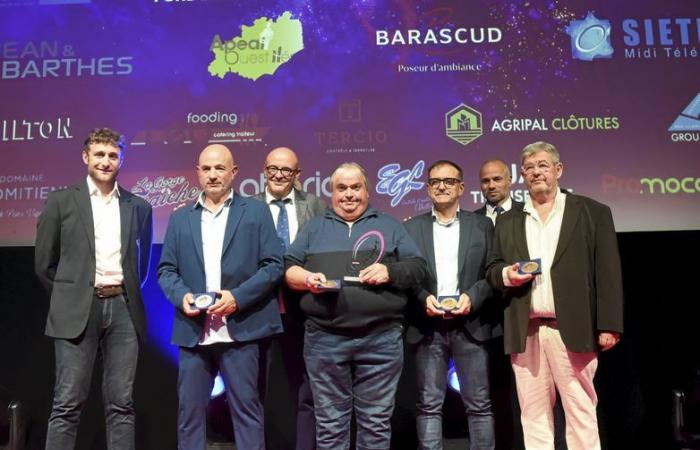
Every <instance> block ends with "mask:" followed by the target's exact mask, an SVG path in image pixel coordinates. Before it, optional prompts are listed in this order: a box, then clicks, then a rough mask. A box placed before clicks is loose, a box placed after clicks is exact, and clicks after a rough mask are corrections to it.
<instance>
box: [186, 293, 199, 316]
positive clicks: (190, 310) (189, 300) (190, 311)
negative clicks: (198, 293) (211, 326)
mask: <svg viewBox="0 0 700 450" xmlns="http://www.w3.org/2000/svg"><path fill="white" fill-rule="evenodd" d="M191 305H194V295H192V293H191V292H188V293H187V294H185V296H184V297H182V311H183V312H184V313H185V315H186V316H188V317H194V316H198V315H199V310H198V309H197V308H195V307H194V306H191Z"/></svg>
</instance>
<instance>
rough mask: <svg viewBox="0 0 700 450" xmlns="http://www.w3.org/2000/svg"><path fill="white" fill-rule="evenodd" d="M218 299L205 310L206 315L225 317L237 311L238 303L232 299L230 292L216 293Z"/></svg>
mask: <svg viewBox="0 0 700 450" xmlns="http://www.w3.org/2000/svg"><path fill="white" fill-rule="evenodd" d="M216 293H217V294H219V295H218V298H217V299H216V303H214V304H213V305H211V306H210V307H209V309H207V314H216V315H217V316H221V317H225V316H228V315H229V314H233V313H235V312H236V311H237V310H238V303H236V299H235V298H233V294H231V291H216Z"/></svg>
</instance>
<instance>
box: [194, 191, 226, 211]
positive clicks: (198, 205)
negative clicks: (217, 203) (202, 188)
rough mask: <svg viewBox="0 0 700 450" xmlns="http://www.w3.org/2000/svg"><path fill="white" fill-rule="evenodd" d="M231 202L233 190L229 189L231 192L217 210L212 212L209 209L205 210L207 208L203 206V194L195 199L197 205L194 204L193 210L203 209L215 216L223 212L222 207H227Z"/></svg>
mask: <svg viewBox="0 0 700 450" xmlns="http://www.w3.org/2000/svg"><path fill="white" fill-rule="evenodd" d="M232 201H233V189H231V192H229V193H228V196H227V197H226V200H224V203H223V204H222V205H221V207H219V209H217V210H216V211H212V210H211V209H209V208H207V206H206V205H205V204H204V192H202V193H200V194H199V197H198V198H197V203H195V204H194V206H193V209H194V208H198V207H199V208H203V209H206V210H207V211H209V212H210V213H212V214H214V215H217V214H219V213H220V212H221V211H223V209H224V207H226V206H229V205H230V204H231V202H232Z"/></svg>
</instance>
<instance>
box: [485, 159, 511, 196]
mask: <svg viewBox="0 0 700 450" xmlns="http://www.w3.org/2000/svg"><path fill="white" fill-rule="evenodd" d="M510 184H511V176H510V170H508V165H507V164H506V163H505V162H503V161H502V160H500V159H490V160H488V161H486V162H484V163H483V164H482V165H481V169H480V170H479V185H480V186H481V193H482V194H484V197H486V201H487V202H488V203H489V204H491V205H492V206H499V205H502V204H503V203H504V202H505V201H506V200H507V199H508V197H510Z"/></svg>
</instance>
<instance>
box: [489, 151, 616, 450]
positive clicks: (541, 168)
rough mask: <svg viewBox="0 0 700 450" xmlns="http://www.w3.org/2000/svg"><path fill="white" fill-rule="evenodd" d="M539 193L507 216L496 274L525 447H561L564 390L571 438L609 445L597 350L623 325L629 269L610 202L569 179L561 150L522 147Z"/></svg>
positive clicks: (590, 448) (495, 255)
mask: <svg viewBox="0 0 700 450" xmlns="http://www.w3.org/2000/svg"><path fill="white" fill-rule="evenodd" d="M521 160H522V168H521V173H522V175H523V177H524V178H525V183H526V185H527V189H528V191H529V193H530V197H529V199H528V200H527V201H526V203H525V207H524V208H523V210H522V211H517V210H511V211H509V212H507V213H505V214H503V215H502V216H501V217H499V219H498V226H497V227H496V231H495V234H494V239H493V248H492V252H491V254H490V255H489V263H488V269H487V274H486V276H487V279H488V281H489V283H490V284H491V286H493V287H494V289H498V290H499V291H501V292H502V293H503V295H504V297H505V298H506V310H505V327H504V328H505V330H504V333H505V336H504V342H505V351H506V353H508V354H510V358H511V365H512V367H513V372H514V374H515V381H516V387H517V390H518V398H519V400H520V408H521V423H522V426H523V434H524V438H525V447H526V448H528V449H531V448H537V449H539V448H553V440H554V430H553V420H552V407H553V405H554V400H555V398H556V393H557V391H559V393H560V394H561V400H562V404H563V406H564V413H565V415H566V443H567V446H568V448H569V449H571V450H596V449H600V438H599V436H598V422H597V418H596V405H597V403H598V398H597V396H596V392H595V387H594V385H593V377H594V376H595V372H596V368H597V366H598V357H597V350H602V351H605V350H609V349H611V348H612V347H614V346H615V345H616V344H617V343H618V341H619V340H620V333H621V332H622V275H621V269H620V256H619V254H618V250H617V237H616V235H615V226H614V225H613V219H612V214H611V212H610V208H608V207H607V206H605V205H603V204H601V203H598V202H596V201H595V200H592V199H590V198H587V197H583V196H580V195H574V194H572V193H569V192H565V191H564V190H560V188H559V178H560V177H561V175H562V173H563V170H564V166H563V164H562V162H561V161H560V159H559V152H558V151H557V149H556V148H555V147H554V146H553V145H551V144H548V143H546V142H535V143H533V144H530V145H528V146H526V147H525V148H524V149H523V151H522V153H521Z"/></svg>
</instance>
